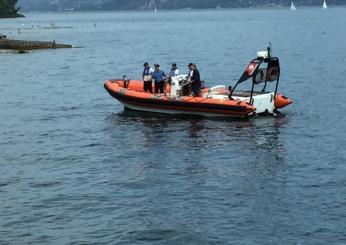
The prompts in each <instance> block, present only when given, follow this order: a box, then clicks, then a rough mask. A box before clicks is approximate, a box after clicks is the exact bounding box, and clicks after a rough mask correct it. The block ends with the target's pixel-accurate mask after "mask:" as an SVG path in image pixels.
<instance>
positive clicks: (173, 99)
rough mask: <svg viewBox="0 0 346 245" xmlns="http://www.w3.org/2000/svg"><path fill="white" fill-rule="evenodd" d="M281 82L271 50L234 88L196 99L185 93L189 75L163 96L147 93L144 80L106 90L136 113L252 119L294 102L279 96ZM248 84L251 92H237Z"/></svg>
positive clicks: (114, 83) (208, 91)
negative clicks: (238, 88) (272, 86)
mask: <svg viewBox="0 0 346 245" xmlns="http://www.w3.org/2000/svg"><path fill="white" fill-rule="evenodd" d="M279 80H280V64H279V59H278V58H277V57H272V56H271V50H270V48H268V49H267V50H266V51H262V52H258V54H257V58H255V59H253V60H252V61H251V62H250V64H249V65H248V66H247V67H246V69H245V71H244V73H243V74H242V76H241V77H240V79H239V80H238V82H237V83H236V84H235V86H234V87H233V88H232V87H230V86H229V87H227V86H225V85H218V86H214V87H211V88H208V87H205V88H203V89H202V90H201V93H200V95H199V96H196V97H194V96H191V95H190V94H189V93H188V94H186V93H185V92H184V91H186V89H185V88H186V87H188V86H189V83H188V79H187V76H186V75H179V76H175V77H172V78H171V84H170V85H169V84H167V86H166V90H165V93H160V94H152V93H149V92H144V88H143V81H140V80H126V79H125V77H124V78H123V79H112V80H108V81H106V82H105V84H104V87H105V89H106V90H107V91H108V92H109V94H110V95H111V96H112V97H114V98H115V99H117V100H119V101H120V102H121V103H122V104H123V105H124V107H125V108H128V109H132V110H137V111H146V112H155V113H166V114H188V115H201V116H211V117H216V116H222V117H249V116H253V115H258V114H270V115H275V114H279V111H278V109H280V108H283V107H285V106H287V105H289V104H291V103H292V100H290V99H288V98H287V97H285V96H283V95H281V94H278V93H277V90H278V85H279ZM245 81H251V84H252V86H251V90H236V88H237V87H238V85H239V84H241V83H244V82H245ZM269 83H274V91H267V87H269ZM261 84H262V85H263V84H264V85H263V86H261V87H262V89H260V90H255V88H256V87H258V86H259V85H261Z"/></svg>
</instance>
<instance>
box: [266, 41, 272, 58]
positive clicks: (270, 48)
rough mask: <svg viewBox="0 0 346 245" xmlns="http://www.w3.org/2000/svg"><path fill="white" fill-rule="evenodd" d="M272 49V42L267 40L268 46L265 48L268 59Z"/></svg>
mask: <svg viewBox="0 0 346 245" xmlns="http://www.w3.org/2000/svg"><path fill="white" fill-rule="evenodd" d="M272 49H273V47H272V43H271V42H269V45H268V47H267V50H268V58H269V59H270V58H271V57H272V54H271V52H272Z"/></svg>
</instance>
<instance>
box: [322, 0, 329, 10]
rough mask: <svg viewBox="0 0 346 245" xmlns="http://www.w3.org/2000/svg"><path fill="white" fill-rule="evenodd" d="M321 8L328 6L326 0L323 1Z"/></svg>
mask: <svg viewBox="0 0 346 245" xmlns="http://www.w3.org/2000/svg"><path fill="white" fill-rule="evenodd" d="M322 8H323V9H327V8H328V6H327V3H326V0H324V1H323V5H322Z"/></svg>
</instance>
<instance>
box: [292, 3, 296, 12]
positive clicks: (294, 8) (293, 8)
mask: <svg viewBox="0 0 346 245" xmlns="http://www.w3.org/2000/svg"><path fill="white" fill-rule="evenodd" d="M291 10H292V11H294V10H296V6H294V2H293V1H292V3H291Z"/></svg>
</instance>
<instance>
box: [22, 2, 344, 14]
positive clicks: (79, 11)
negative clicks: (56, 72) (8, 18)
mask: <svg viewBox="0 0 346 245" xmlns="http://www.w3.org/2000/svg"><path fill="white" fill-rule="evenodd" d="M297 7H298V8H301V9H320V8H321V7H320V6H316V5H301V6H297ZM329 7H330V8H345V7H346V4H344V5H330V6H329ZM287 9H289V6H275V7H238V8H221V9H216V8H195V9H186V8H182V9H158V12H160V11H162V12H170V11H204V10H215V11H222V10H287ZM153 11H154V10H151V9H150V10H147V9H145V10H144V9H129V10H119V9H111V10H109V9H108V10H74V11H64V10H60V11H52V10H47V11H38V10H30V11H24V14H36V13H38V14H41V13H42V14H44V13H56V14H58V13H71V14H73V13H100V12H104V13H108V12H120V13H121V12H124V13H125V12H141V13H151V12H153Z"/></svg>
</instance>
